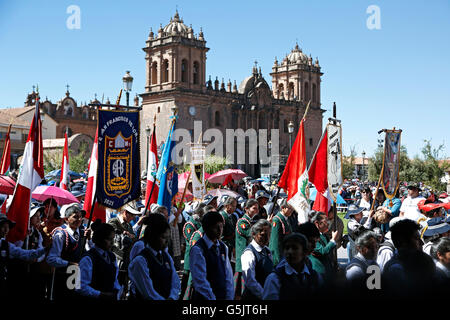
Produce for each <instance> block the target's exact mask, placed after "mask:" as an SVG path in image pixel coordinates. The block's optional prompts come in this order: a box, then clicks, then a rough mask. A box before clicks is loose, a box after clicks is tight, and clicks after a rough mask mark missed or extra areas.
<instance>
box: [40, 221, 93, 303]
mask: <svg viewBox="0 0 450 320" xmlns="http://www.w3.org/2000/svg"><path fill="white" fill-rule="evenodd" d="M82 235H84V229H83V227H80V228H78V229H77V230H72V229H71V228H70V227H69V226H68V225H67V224H64V225H62V226H61V227H59V228H56V229H54V230H53V235H52V239H53V242H52V247H51V248H50V252H49V254H48V256H47V259H46V261H47V263H48V265H49V266H51V267H54V268H55V271H54V272H55V281H54V284H53V289H54V297H55V298H56V299H62V298H65V297H69V296H70V297H72V296H73V291H72V290H69V289H68V288H67V285H66V281H67V278H68V277H69V275H68V274H67V273H66V271H67V267H68V265H69V263H70V262H75V263H78V262H79V261H80V259H81V253H82V248H81V246H82ZM86 248H89V245H88V243H86Z"/></svg>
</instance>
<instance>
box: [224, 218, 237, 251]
mask: <svg viewBox="0 0 450 320" xmlns="http://www.w3.org/2000/svg"><path fill="white" fill-rule="evenodd" d="M220 214H221V215H222V217H223V220H224V225H223V235H222V241H223V242H224V243H225V244H226V245H227V247H228V249H229V252H230V254H231V252H232V251H233V248H234V245H235V239H234V238H235V232H236V231H235V230H236V226H235V225H234V223H233V219H232V218H231V215H229V214H228V213H227V212H226V211H225V210H223V211H221V212H220Z"/></svg>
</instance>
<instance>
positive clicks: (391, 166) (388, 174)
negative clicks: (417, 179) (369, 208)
mask: <svg viewBox="0 0 450 320" xmlns="http://www.w3.org/2000/svg"><path fill="white" fill-rule="evenodd" d="M385 132H386V137H385V141H384V154H383V168H382V170H381V174H382V178H381V187H382V188H383V190H384V193H385V194H386V197H387V198H388V199H392V198H393V197H394V196H395V194H396V192H397V189H398V186H399V173H400V137H401V134H402V130H385Z"/></svg>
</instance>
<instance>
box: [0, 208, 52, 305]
mask: <svg viewBox="0 0 450 320" xmlns="http://www.w3.org/2000/svg"><path fill="white" fill-rule="evenodd" d="M15 225H16V223H15V222H13V221H11V220H9V219H8V218H7V217H6V215H4V214H0V298H5V297H11V296H10V294H11V291H10V290H9V288H14V287H15V285H16V284H15V283H13V282H12V280H13V279H11V278H10V277H9V276H8V267H9V265H10V261H11V259H20V260H25V261H33V260H36V259H38V258H40V257H41V256H43V255H44V254H45V249H44V248H42V247H41V248H39V249H33V250H24V249H22V248H20V247H16V246H15V245H13V244H12V243H9V242H8V241H7V240H6V236H7V235H8V233H9V230H10V229H11V228H13V227H14V226H15Z"/></svg>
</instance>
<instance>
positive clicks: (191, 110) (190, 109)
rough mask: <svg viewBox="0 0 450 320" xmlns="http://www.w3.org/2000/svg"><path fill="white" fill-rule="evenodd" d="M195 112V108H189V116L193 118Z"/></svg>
mask: <svg viewBox="0 0 450 320" xmlns="http://www.w3.org/2000/svg"><path fill="white" fill-rule="evenodd" d="M195 112H196V110H195V107H194V106H190V107H189V114H190V115H191V116H195Z"/></svg>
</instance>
